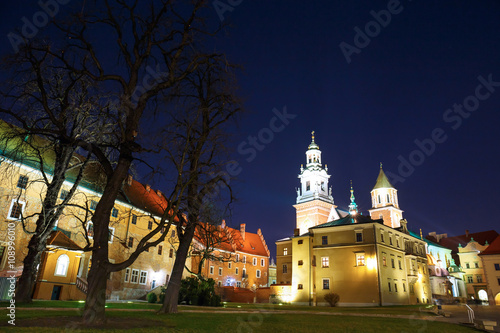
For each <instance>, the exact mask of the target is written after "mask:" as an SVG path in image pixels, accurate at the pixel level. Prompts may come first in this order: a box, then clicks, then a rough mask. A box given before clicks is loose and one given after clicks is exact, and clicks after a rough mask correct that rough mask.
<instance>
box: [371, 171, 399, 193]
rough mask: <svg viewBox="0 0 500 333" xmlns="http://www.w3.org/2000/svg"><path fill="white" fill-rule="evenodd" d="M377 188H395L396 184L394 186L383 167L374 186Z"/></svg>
mask: <svg viewBox="0 0 500 333" xmlns="http://www.w3.org/2000/svg"><path fill="white" fill-rule="evenodd" d="M377 188H395V187H394V186H392V184H391V182H390V181H389V179H388V178H387V176H386V175H385V173H384V170H383V169H382V167H381V168H380V172H379V173H378V177H377V182H376V183H375V186H374V187H373V189H374V190H375V189H377Z"/></svg>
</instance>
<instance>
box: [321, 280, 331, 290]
mask: <svg viewBox="0 0 500 333" xmlns="http://www.w3.org/2000/svg"><path fill="white" fill-rule="evenodd" d="M326 289H330V279H323V290H326Z"/></svg>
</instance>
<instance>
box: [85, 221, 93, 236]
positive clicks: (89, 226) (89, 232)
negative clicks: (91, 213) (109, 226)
mask: <svg viewBox="0 0 500 333" xmlns="http://www.w3.org/2000/svg"><path fill="white" fill-rule="evenodd" d="M87 235H88V236H89V238H94V223H92V222H87Z"/></svg>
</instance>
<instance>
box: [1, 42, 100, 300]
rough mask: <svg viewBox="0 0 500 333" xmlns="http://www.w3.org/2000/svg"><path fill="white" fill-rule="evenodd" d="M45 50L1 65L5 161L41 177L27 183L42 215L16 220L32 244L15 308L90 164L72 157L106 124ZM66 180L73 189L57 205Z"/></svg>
mask: <svg viewBox="0 0 500 333" xmlns="http://www.w3.org/2000/svg"><path fill="white" fill-rule="evenodd" d="M49 50H50V45H49V44H41V43H39V44H37V45H36V46H35V45H34V44H29V45H27V46H26V47H24V48H22V49H21V50H20V52H19V53H18V54H16V55H15V56H14V57H11V58H7V59H6V60H5V63H4V65H5V66H6V67H7V68H8V71H9V72H10V75H11V78H10V80H9V81H8V86H5V87H4V88H3V89H2V92H1V96H2V97H3V98H2V102H1V104H0V115H2V118H4V119H5V120H7V121H8V122H9V123H10V124H8V123H4V124H3V126H2V132H1V133H0V144H1V146H2V150H3V151H4V155H5V156H7V157H8V158H10V159H11V160H13V161H16V162H21V163H26V164H28V165H31V166H33V167H34V168H35V169H38V170H39V171H40V173H41V177H40V178H37V179H35V180H33V179H32V180H30V182H33V181H35V182H41V183H42V184H43V189H44V192H43V193H40V202H41V209H40V210H39V211H35V212H32V213H31V215H25V216H23V214H21V216H20V222H21V224H22V227H23V230H24V231H25V232H26V233H28V234H30V235H31V238H30V241H29V244H28V253H27V255H26V257H25V258H24V263H23V271H22V275H21V277H20V279H19V281H18V288H17V289H18V290H17V292H16V300H17V301H18V302H30V301H31V295H32V291H33V287H34V283H35V280H36V274H37V267H38V264H39V263H40V258H41V254H42V252H43V251H44V250H45V249H46V243H47V239H48V237H49V236H50V233H51V231H52V230H53V228H54V224H55V222H56V221H57V220H58V218H59V217H60V216H61V214H62V213H63V210H64V208H65V207H66V206H67V205H68V202H69V200H70V199H71V197H72V196H73V194H74V193H75V191H76V189H77V187H78V185H79V183H80V181H81V180H82V178H83V176H84V171H85V167H86V165H87V164H88V163H89V162H91V159H90V154H88V153H87V155H86V156H81V155H78V154H77V150H78V146H79V140H80V137H82V136H87V137H92V138H93V140H95V141H97V140H98V138H99V133H104V132H105V129H104V127H105V126H104V125H103V124H105V120H104V119H103V117H102V116H101V117H97V114H98V113H99V112H98V110H97V109H98V101H97V100H96V99H95V97H94V96H93V93H92V90H93V88H94V87H93V86H92V84H91V83H90V81H89V80H86V79H85V77H84V76H82V75H78V74H75V73H72V72H70V71H67V70H64V69H62V68H61V67H60V65H61V63H60V62H58V61H57V58H56V57H54V56H52V55H51V54H50V52H49ZM66 180H69V181H71V182H72V183H73V185H72V187H71V189H70V190H69V191H68V193H67V195H66V198H65V199H64V200H62V202H58V197H59V192H60V191H61V188H62V185H63V183H64V181H66ZM26 182H28V179H27V177H26ZM26 185H27V186H29V183H28V184H26ZM21 193H22V190H20V192H19V194H21ZM32 220H34V221H36V223H35V229H34V230H32V229H31V228H29V227H28V221H32Z"/></svg>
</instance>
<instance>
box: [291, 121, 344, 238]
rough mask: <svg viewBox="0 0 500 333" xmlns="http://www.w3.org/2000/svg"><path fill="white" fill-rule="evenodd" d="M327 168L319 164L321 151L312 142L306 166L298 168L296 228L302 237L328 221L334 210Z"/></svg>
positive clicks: (308, 150) (307, 152) (307, 153)
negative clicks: (312, 228) (310, 229)
mask: <svg viewBox="0 0 500 333" xmlns="http://www.w3.org/2000/svg"><path fill="white" fill-rule="evenodd" d="M327 172H328V167H327V166H326V165H325V167H324V168H323V166H322V163H321V150H319V146H318V145H317V144H316V142H314V131H313V132H312V142H311V144H310V145H309V147H308V149H307V151H306V166H305V168H304V166H303V165H301V166H300V174H299V179H300V188H298V189H297V204H296V205H294V207H295V209H296V210H297V226H296V228H298V229H299V233H300V234H301V235H302V234H304V233H306V232H307V231H308V229H309V228H310V227H314V226H316V225H318V224H323V223H326V222H328V221H329V218H331V217H330V213H331V211H332V208H333V210H334V209H335V208H336V206H335V205H334V204H333V197H332V190H331V187H328V180H329V178H330V175H329V174H328V173H327Z"/></svg>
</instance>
